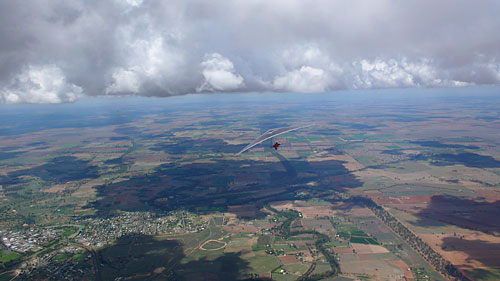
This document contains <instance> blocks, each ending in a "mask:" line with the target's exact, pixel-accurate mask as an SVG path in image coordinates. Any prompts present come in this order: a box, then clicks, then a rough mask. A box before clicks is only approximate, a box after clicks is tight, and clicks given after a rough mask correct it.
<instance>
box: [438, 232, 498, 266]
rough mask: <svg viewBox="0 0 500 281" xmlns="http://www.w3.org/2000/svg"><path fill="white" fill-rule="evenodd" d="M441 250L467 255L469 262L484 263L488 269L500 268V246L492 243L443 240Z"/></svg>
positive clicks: (461, 239) (457, 239) (459, 239)
mask: <svg viewBox="0 0 500 281" xmlns="http://www.w3.org/2000/svg"><path fill="white" fill-rule="evenodd" d="M441 248H442V249H443V250H444V251H459V252H463V253H465V254H467V255H468V256H469V257H468V258H467V261H468V262H471V261H473V260H475V261H478V262H480V263H482V264H483V265H485V266H487V267H494V268H499V267H500V259H499V258H498V253H500V244H497V243H490V242H488V241H485V240H478V239H476V240H467V239H463V238H460V237H446V238H443V244H442V246H441Z"/></svg>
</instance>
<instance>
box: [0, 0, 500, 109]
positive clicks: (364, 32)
mask: <svg viewBox="0 0 500 281" xmlns="http://www.w3.org/2000/svg"><path fill="white" fill-rule="evenodd" d="M498 14H500V2H499V1H495V0H484V1H466V0H439V1H432V2H428V1H427V2H423V1H418V0H408V1H397V0H373V1H369V3H367V2H363V3H361V2H360V0H354V1H332V0H315V1H312V2H311V1H303V0H276V1H264V0H254V1H223V0H213V1H208V2H207V1H200V0H171V1H160V0H150V1H142V0H126V1H119V0H113V1H86V0H74V1H62V0H55V1H54V0H28V2H26V1H23V2H19V1H0V38H2V40H0V91H2V92H1V93H0V96H1V97H2V98H1V101H2V102H7V101H8V100H7V98H6V97H7V96H9V97H12V98H9V101H12V100H14V99H17V100H18V101H19V102H37V101H39V102H48V101H54V102H57V101H59V102H68V101H72V100H73V99H72V98H70V97H69V96H67V97H66V96H64V95H60V94H57V95H56V96H57V97H59V98H55V97H54V94H50V95H49V94H47V95H48V96H47V97H44V96H43V95H45V94H43V93H42V92H39V93H38V95H42V96H38V98H36V99H32V98H28V97H30V96H36V95H35V94H33V91H34V90H33V89H34V88H33V84H32V83H33V82H32V79H24V80H23V79H21V78H20V77H21V76H22V75H25V76H29V75H28V74H26V73H29V72H30V70H29V69H32V71H36V69H38V68H47V67H48V66H51V67H52V68H54V69H58V71H56V72H57V73H58V74H57V75H56V74H54V75H47V77H53V78H54V79H58V78H59V77H63V80H64V81H65V82H64V83H65V84H66V85H72V86H75V87H79V89H81V91H76V90H75V91H69V92H74V93H79V94H78V95H75V98H77V97H78V96H81V95H83V94H84V95H89V96H94V95H106V94H108V95H114V94H116V95H122V94H134V95H154V96H171V95H180V94H186V93H194V92H200V91H201V92H211V91H301V92H310V91H314V92H315V91H320V92H321V91H332V90H337V89H351V88H354V89H358V88H385V87H447V86H463V85H480V84H499V83H500V71H499V70H500V67H499V66H500V37H499V36H496V34H497V33H498V30H500V21H499V20H498ZM49 68H50V67H49ZM33 69H35V70H33ZM42 72H44V71H42ZM49 72H50V71H49ZM47 79H49V78H47ZM13 81H15V82H13ZM22 81H25V82H22ZM23 83H26V85H22V84H23ZM44 83H45V85H49V84H55V83H56V81H54V82H49V81H48V80H45V82H44ZM68 87H70V86H68ZM63 88H64V87H63ZM21 91H26V93H22V92H21ZM63 92H64V91H63ZM46 93H54V91H52V92H51V91H46ZM14 97H17V98H14Z"/></svg>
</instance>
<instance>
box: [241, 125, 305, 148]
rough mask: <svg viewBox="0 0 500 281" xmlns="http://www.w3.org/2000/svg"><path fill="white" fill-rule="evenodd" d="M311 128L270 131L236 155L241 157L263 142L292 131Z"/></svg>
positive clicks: (284, 128)
mask: <svg viewBox="0 0 500 281" xmlns="http://www.w3.org/2000/svg"><path fill="white" fill-rule="evenodd" d="M310 126H312V125H307V126H300V127H282V128H275V129H269V130H267V131H266V132H265V133H263V134H262V135H260V136H259V137H258V138H256V139H255V140H254V141H253V142H251V143H250V144H248V145H247V146H245V147H244V148H243V149H242V150H241V151H240V152H238V153H236V155H240V154H242V153H243V152H245V151H247V150H249V149H250V148H252V147H254V146H256V145H258V144H259V143H262V142H264V141H266V140H268V139H270V138H273V137H275V136H279V135H282V134H284V133H288V132H291V131H295V130H298V129H302V128H306V127H310Z"/></svg>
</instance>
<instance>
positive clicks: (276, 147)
mask: <svg viewBox="0 0 500 281" xmlns="http://www.w3.org/2000/svg"><path fill="white" fill-rule="evenodd" d="M280 144H281V143H279V142H275V143H274V145H273V147H274V150H278V146H280Z"/></svg>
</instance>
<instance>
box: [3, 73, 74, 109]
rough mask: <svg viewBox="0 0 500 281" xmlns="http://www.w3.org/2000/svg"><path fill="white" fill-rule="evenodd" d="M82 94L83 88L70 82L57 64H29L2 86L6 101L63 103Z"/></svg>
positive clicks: (4, 100) (71, 100)
mask: <svg viewBox="0 0 500 281" xmlns="http://www.w3.org/2000/svg"><path fill="white" fill-rule="evenodd" d="M81 96H82V88H80V87H78V86H76V85H74V84H71V83H68V82H67V81H66V77H65V76H64V74H63V72H62V71H61V69H60V68H59V67H57V66H56V65H52V64H51V65H41V66H33V65H29V66H28V67H26V68H25V69H24V70H23V71H22V72H21V73H19V74H18V75H16V76H15V77H14V78H13V79H12V80H11V81H10V83H9V84H8V85H6V86H4V87H2V89H1V92H0V100H2V101H3V102H4V103H63V102H73V101H75V100H77V99H78V98H79V97H81Z"/></svg>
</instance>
